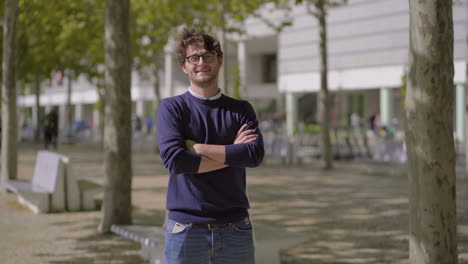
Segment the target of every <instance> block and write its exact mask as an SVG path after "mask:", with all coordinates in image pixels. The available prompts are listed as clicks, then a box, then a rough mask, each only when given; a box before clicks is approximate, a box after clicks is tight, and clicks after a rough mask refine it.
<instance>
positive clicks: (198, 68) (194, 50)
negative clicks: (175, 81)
mask: <svg viewBox="0 0 468 264" xmlns="http://www.w3.org/2000/svg"><path fill="white" fill-rule="evenodd" d="M185 54H186V57H187V58H188V57H190V56H193V55H198V56H200V58H199V59H198V61H197V62H193V61H192V63H190V62H189V60H188V59H186V60H185V61H184V62H183V63H182V70H183V71H184V72H185V73H186V74H187V76H188V78H189V79H190V82H191V83H195V84H197V85H203V84H206V83H210V82H213V81H217V79H218V72H219V69H220V68H221V66H222V64H223V58H221V57H219V56H218V55H216V54H214V53H211V54H210V52H208V51H207V50H206V49H205V48H204V47H203V46H201V45H190V46H188V47H187V51H186V53H185ZM203 55H205V57H210V56H211V55H213V56H214V58H213V60H212V61H211V62H210V61H209V60H208V62H207V61H205V57H203ZM192 59H193V58H192Z"/></svg>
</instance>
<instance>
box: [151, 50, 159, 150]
mask: <svg viewBox="0 0 468 264" xmlns="http://www.w3.org/2000/svg"><path fill="white" fill-rule="evenodd" d="M160 59H161V58H159V56H156V57H155V62H154V68H153V69H154V73H153V74H154V83H153V91H154V100H153V113H154V117H156V115H157V113H158V108H159V104H160V103H161V83H160V80H159V63H160ZM151 118H153V115H151ZM153 120H154V121H156V120H155V118H154V119H153ZM153 129H154V130H153V131H154V133H153V136H155V137H156V138H157V133H158V127H157V124H156V122H153ZM154 151H155V153H159V145H158V142H157V141H156V144H155V146H154Z"/></svg>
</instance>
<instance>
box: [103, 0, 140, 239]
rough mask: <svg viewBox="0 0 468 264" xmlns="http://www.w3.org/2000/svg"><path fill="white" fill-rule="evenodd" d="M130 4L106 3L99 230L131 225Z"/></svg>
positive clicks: (115, 0) (113, 0) (118, 0)
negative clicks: (102, 186) (103, 180)
mask: <svg viewBox="0 0 468 264" xmlns="http://www.w3.org/2000/svg"><path fill="white" fill-rule="evenodd" d="M129 11H130V2H129V0H106V15H105V16H106V18H105V19H106V23H105V32H106V34H105V36H106V39H105V48H106V74H105V89H106V108H105V112H106V120H105V121H104V122H105V131H104V133H105V136H104V168H105V175H106V187H105V193H104V202H103V208H102V219H101V223H100V225H99V231H100V232H103V233H108V232H110V228H111V225H113V224H125V225H128V224H131V223H132V215H131V214H132V199H131V189H132V188H131V187H132V146H131V145H132V142H131V138H132V130H131V113H132V108H131V93H130V85H131V74H130V73H131V54H130V23H129V21H130V20H129V16H130V12H129Z"/></svg>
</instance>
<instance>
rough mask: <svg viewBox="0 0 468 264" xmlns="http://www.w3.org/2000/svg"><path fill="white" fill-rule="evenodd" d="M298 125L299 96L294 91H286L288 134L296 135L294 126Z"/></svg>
mask: <svg viewBox="0 0 468 264" xmlns="http://www.w3.org/2000/svg"><path fill="white" fill-rule="evenodd" d="M295 125H297V97H296V95H294V94H293V93H286V134H287V135H288V137H292V136H294V126H295Z"/></svg>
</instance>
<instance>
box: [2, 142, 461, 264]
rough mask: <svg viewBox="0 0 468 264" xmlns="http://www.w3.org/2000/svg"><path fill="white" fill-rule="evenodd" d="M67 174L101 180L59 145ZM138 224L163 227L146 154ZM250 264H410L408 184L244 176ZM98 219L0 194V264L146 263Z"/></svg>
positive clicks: (312, 172) (343, 174)
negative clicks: (252, 242) (253, 243)
mask: <svg viewBox="0 0 468 264" xmlns="http://www.w3.org/2000/svg"><path fill="white" fill-rule="evenodd" d="M36 151H37V147H34V146H31V145H28V146H23V147H22V148H21V150H20V155H19V175H20V178H22V179H28V178H30V177H31V175H32V172H33V166H34V159H35V153H36ZM59 152H61V153H64V154H67V155H69V156H70V157H71V161H72V166H73V168H72V169H73V172H74V173H76V174H81V175H86V176H90V177H97V178H100V177H103V168H102V155H101V154H100V152H99V149H98V148H97V147H96V146H94V147H89V146H88V147H67V146H61V147H60V149H59ZM133 166H134V180H133V192H132V195H133V204H134V215H133V219H134V222H135V224H148V225H149V224H153V225H160V224H162V222H163V215H164V203H165V191H166V184H167V172H166V170H165V169H164V168H163V167H162V166H161V165H160V162H159V158H158V157H157V156H156V155H155V154H153V153H151V152H148V151H147V152H144V151H143V152H142V151H139V152H135V154H134V163H133ZM248 175H249V177H248V192H249V197H250V200H251V206H252V209H251V214H252V219H253V222H254V225H255V227H256V229H255V235H256V240H257V255H258V256H257V258H258V261H257V264H274V263H278V262H279V254H278V252H276V250H277V249H280V248H283V250H281V260H282V263H287V264H289V263H314V264H319V263H379V264H382V263H407V262H408V260H407V259H408V253H407V251H408V250H407V247H408V242H407V229H408V228H407V221H408V220H407V215H408V214H407V178H406V177H405V176H403V175H402V173H401V168H400V167H395V166H390V165H387V164H376V163H373V164H366V163H359V162H354V163H339V164H337V168H336V169H335V170H334V171H331V172H324V171H322V170H320V169H318V166H317V164H314V163H311V164H308V165H302V166H296V167H284V166H273V165H269V166H263V167H261V168H256V169H249V170H248ZM467 187H468V181H467V180H466V179H461V180H459V183H458V195H459V196H458V208H459V215H458V216H459V239H460V247H459V252H460V254H459V255H460V263H468V210H467V209H466V203H465V201H466V200H467V198H468V197H467V195H468V193H467V192H466V190H467ZM99 219H100V212H79V213H54V214H41V215H35V214H32V213H31V212H29V211H28V210H27V209H25V208H23V207H21V206H19V205H18V203H17V202H16V200H15V196H14V195H13V194H0V236H1V238H2V239H0V263H3V264H20V263H27V264H29V263H31V264H32V263H34V264H38V263H57V264H58V263H76V264H78V263H116V264H117V263H145V262H144V261H142V260H141V259H140V258H139V257H138V250H139V245H138V244H136V243H134V242H131V241H129V240H126V239H123V238H120V237H118V236H113V235H100V234H98V233H97V232H96V227H97V225H98V222H99Z"/></svg>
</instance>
